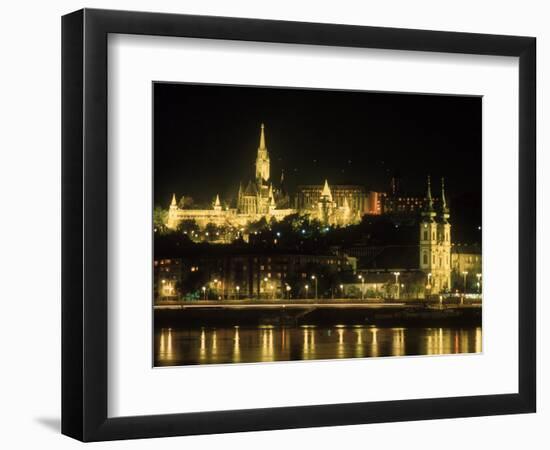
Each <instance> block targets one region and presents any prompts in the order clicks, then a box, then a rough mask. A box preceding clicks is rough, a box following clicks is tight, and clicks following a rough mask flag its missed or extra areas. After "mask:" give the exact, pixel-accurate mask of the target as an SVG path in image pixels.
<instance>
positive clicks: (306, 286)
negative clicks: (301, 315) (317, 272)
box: [304, 284, 309, 300]
mask: <svg viewBox="0 0 550 450" xmlns="http://www.w3.org/2000/svg"><path fill="white" fill-rule="evenodd" d="M304 287H305V288H306V300H307V291H308V289H309V285H308V284H306V285H305V286H304Z"/></svg>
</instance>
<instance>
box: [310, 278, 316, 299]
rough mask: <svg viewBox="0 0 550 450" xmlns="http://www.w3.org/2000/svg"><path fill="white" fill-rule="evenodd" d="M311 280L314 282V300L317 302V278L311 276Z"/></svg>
mask: <svg viewBox="0 0 550 450" xmlns="http://www.w3.org/2000/svg"><path fill="white" fill-rule="evenodd" d="M311 279H312V280H313V281H315V300H317V277H316V276H315V275H311Z"/></svg>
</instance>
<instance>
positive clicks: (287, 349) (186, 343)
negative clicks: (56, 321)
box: [154, 325, 482, 366]
mask: <svg viewBox="0 0 550 450" xmlns="http://www.w3.org/2000/svg"><path fill="white" fill-rule="evenodd" d="M481 341H482V338H481V327H475V326H471V327H444V328H417V327H414V328H400V327H375V326H363V325H360V326H357V325H350V326H348V325H335V326H314V325H303V326H298V327H278V326H271V325H266V326H257V327H237V326H235V327H217V328H157V330H156V332H155V342H154V345H155V349H154V350H155V354H154V362H155V366H182V365H190V364H224V363H251V362H267V361H296V360H311V359H339V358H368V357H380V356H405V355H442V354H454V353H479V352H481Z"/></svg>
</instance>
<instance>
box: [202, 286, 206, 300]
mask: <svg viewBox="0 0 550 450" xmlns="http://www.w3.org/2000/svg"><path fill="white" fill-rule="evenodd" d="M202 295H203V296H204V299H205V300H206V286H203V287H202Z"/></svg>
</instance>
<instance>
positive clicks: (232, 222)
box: [166, 124, 367, 229]
mask: <svg viewBox="0 0 550 450" xmlns="http://www.w3.org/2000/svg"><path fill="white" fill-rule="evenodd" d="M283 182H284V175H283V174H281V182H280V183H279V185H278V186H277V185H275V184H274V183H273V181H272V180H271V174H270V158H269V152H268V149H267V146H266V139H265V127H264V125H263V124H262V125H261V129H260V143H259V146H258V150H257V156H256V163H255V179H254V180H250V181H248V182H247V183H246V184H242V183H241V184H240V185H239V189H238V194H237V201H236V205H235V207H229V206H224V205H222V202H221V201H220V197H219V195H216V197H215V200H214V201H213V202H212V208H211V209H185V208H181V207H180V206H178V203H177V201H176V195H175V194H173V196H172V201H171V203H170V207H169V210H168V219H167V222H166V226H167V227H168V228H170V229H175V228H177V226H178V224H179V223H181V222H182V221H184V220H193V221H195V222H196V223H197V225H198V226H199V227H201V228H204V227H206V225H208V224H209V223H211V224H214V225H218V226H225V225H229V226H233V227H238V228H240V227H243V226H245V225H246V224H248V223H250V222H254V221H257V220H259V219H261V218H262V217H265V218H266V219H267V220H271V219H275V220H281V219H283V218H285V217H286V216H288V215H290V214H296V213H301V214H308V215H309V216H310V217H311V218H312V219H318V220H320V221H321V222H322V223H323V224H327V225H338V226H346V225H350V224H352V223H356V222H358V221H359V220H360V219H361V217H362V215H363V214H364V213H365V209H366V205H367V200H366V195H365V191H364V188H363V187H361V186H347V185H342V186H332V187H331V186H329V184H328V181H327V180H325V184H324V185H315V186H302V187H301V189H299V193H298V195H297V200H296V208H291V207H290V197H289V195H288V194H287V193H286V192H285V190H284V187H283Z"/></svg>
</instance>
